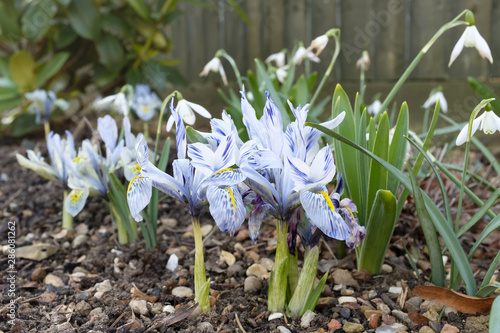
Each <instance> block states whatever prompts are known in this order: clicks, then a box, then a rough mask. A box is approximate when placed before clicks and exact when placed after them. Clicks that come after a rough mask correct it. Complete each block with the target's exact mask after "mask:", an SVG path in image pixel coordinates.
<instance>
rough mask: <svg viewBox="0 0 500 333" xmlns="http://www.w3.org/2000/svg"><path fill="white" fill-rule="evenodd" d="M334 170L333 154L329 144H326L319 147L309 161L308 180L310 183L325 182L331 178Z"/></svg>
mask: <svg viewBox="0 0 500 333" xmlns="http://www.w3.org/2000/svg"><path fill="white" fill-rule="evenodd" d="M335 172H336V169H335V163H334V162H333V154H332V151H331V150H330V146H329V145H326V147H323V148H321V150H320V151H319V152H318V154H316V157H315V158H314V160H313V162H312V163H311V169H310V174H309V182H310V183H312V184H318V183H323V184H327V183H329V182H330V181H331V180H332V179H333V177H334V176H335Z"/></svg>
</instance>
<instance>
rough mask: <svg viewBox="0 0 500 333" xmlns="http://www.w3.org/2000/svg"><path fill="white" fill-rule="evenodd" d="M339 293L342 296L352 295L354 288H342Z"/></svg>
mask: <svg viewBox="0 0 500 333" xmlns="http://www.w3.org/2000/svg"><path fill="white" fill-rule="evenodd" d="M340 294H341V295H342V296H352V295H354V290H352V289H343V290H342V291H341V292H340Z"/></svg>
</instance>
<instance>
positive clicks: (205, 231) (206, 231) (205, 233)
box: [200, 224, 214, 237]
mask: <svg viewBox="0 0 500 333" xmlns="http://www.w3.org/2000/svg"><path fill="white" fill-rule="evenodd" d="M213 228H214V226H213V225H211V224H205V225H203V226H201V228H200V229H201V236H202V237H207V236H208V234H209V233H210V231H212V229H213Z"/></svg>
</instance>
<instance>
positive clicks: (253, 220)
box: [248, 204, 271, 243]
mask: <svg viewBox="0 0 500 333" xmlns="http://www.w3.org/2000/svg"><path fill="white" fill-rule="evenodd" d="M256 206H257V205H256ZM270 209H271V205H269V204H263V205H258V207H255V206H254V209H252V211H251V212H250V217H249V218H248V231H249V235H250V238H251V239H252V240H253V242H254V243H255V242H256V241H257V237H258V236H259V231H260V226H261V225H262V222H263V221H264V219H265V218H266V216H267V214H268V213H269V210H270Z"/></svg>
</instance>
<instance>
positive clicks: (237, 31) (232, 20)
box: [224, 1, 248, 80]
mask: <svg viewBox="0 0 500 333" xmlns="http://www.w3.org/2000/svg"><path fill="white" fill-rule="evenodd" d="M238 3H239V4H240V5H242V3H241V1H238ZM224 29H225V41H224V48H225V49H226V51H227V52H228V53H229V54H230V55H231V56H232V57H233V58H234V61H235V62H236V65H237V66H238V69H239V70H240V72H242V71H246V70H247V68H248V67H247V66H246V64H247V61H248V58H247V44H246V43H245V42H244V40H245V35H246V33H247V31H246V25H245V22H243V20H242V19H241V18H240V17H239V15H238V14H237V13H236V11H235V10H234V9H233V8H232V7H230V6H229V5H227V4H225V7H224ZM227 68H228V70H227V71H226V72H228V78H230V79H231V80H236V78H235V76H234V75H233V70H232V68H231V69H230V67H229V66H227ZM242 74H245V72H242Z"/></svg>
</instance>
